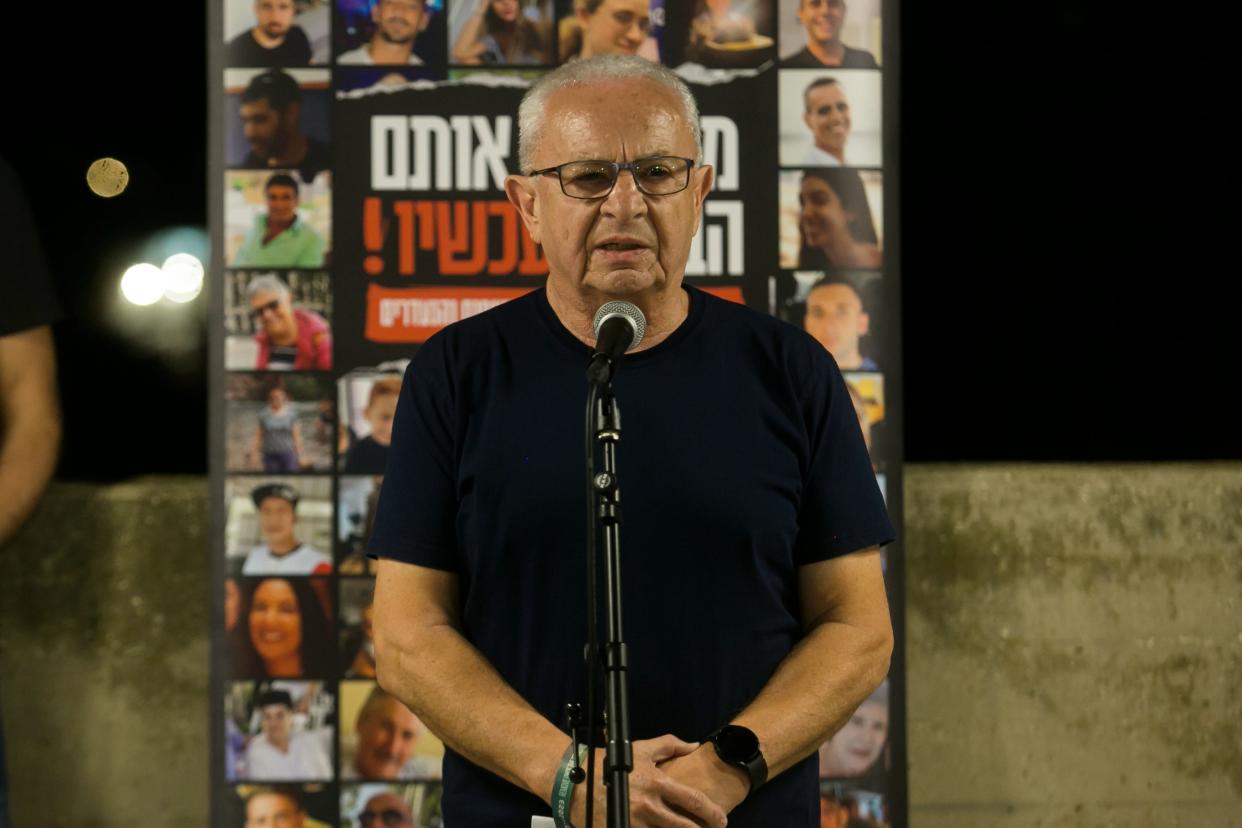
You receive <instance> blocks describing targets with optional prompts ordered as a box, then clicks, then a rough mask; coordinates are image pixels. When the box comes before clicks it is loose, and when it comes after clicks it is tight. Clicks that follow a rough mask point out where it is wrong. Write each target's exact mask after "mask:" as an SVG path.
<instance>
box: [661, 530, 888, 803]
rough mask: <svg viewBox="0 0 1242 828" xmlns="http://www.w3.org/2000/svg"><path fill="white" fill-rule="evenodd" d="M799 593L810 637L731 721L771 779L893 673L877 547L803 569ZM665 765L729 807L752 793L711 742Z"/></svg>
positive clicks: (743, 777) (822, 738)
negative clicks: (752, 744) (745, 732)
mask: <svg viewBox="0 0 1242 828" xmlns="http://www.w3.org/2000/svg"><path fill="white" fill-rule="evenodd" d="M798 594H799V598H800V600H801V605H802V625H803V628H804V629H805V630H806V635H805V637H804V638H803V639H802V640H801V641H800V642H798V645H797V646H796V647H794V649H793V650H792V651H791V652H790V653H789V655H788V656H786V657H785V659H784V660H783V661H782V662H781V663H780V665H779V666H778V667H777V668H776V672H775V673H773V674H772V678H771V679H769V680H768V683H767V685H765V686H764V688H763V690H762V691H761V692H760V693H759V695H758V696H757V697H756V698H755V700H754V701H753V702H752V703H751V704H750V705H749V706H748V707H747V708H746V709H745V710H743V711H742V712H741V713H740V714H738V716H737V717H736V718H735V719H734V720H733V721H732V724H738V725H742V726H744V727H748V728H750V729H751V730H752V731H754V732H755V735H756V736H758V737H759V745H760V749H761V750H762V751H763V756H764V760H765V761H766V762H767V765H768V777H769V778H771V777H774V776H776V775H777V774H779V773H781V772H783V771H785V770H788V769H789V768H790V767H792V766H793V765H795V764H797V763H798V762H799V761H801V760H802V759H803V758H805V757H807V756H809V755H811V754H812V753H814V752H815V751H816V750H817V749H818V748H819V746H820V745H821V744H823V743H824V742H825V741H827V740H828V739H829V738H830V737H831V736H832V734H834V733H836V732H837V731H838V730H840V729H841V727H842V726H843V725H844V724H845V723H846V722H847V721H848V720H849V718H850V716H851V715H852V714H853V712H854V711H855V710H856V709H857V708H858V706H859V705H860V704H862V703H863V701H864V700H865V699H866V698H867V696H868V695H870V694H871V691H872V690H874V689H875V688H876V687H878V686H879V685H880V683H881V682H882V681H883V680H884V677H885V676H886V675H887V674H888V665H889V657H890V656H891V655H892V650H893V630H892V622H891V621H890V620H889V611H888V598H887V596H886V595H885V592H884V576H883V573H882V572H881V569H880V550H879V548H878V547H871V548H869V549H865V550H862V551H860V552H855V553H853V554H851V555H843V556H840V557H837V558H831V559H829V560H826V561H819V562H817V563H812V564H807V565H805V566H803V567H801V568H800V569H799V570H798ZM720 724H726V723H725V722H721V723H720ZM662 767H663V768H664V769H665V770H666V771H668V773H669V775H670V776H672V777H673V778H675V779H679V780H681V781H683V782H685V783H686V784H688V785H690V786H691V787H695V788H698V789H699V790H703V791H706V792H707V793H708V794H709V795H710V796H712V798H713V799H715V801H716V802H717V803H718V804H720V805H721V807H723V808H724V809H725V810H726V811H730V810H732V809H733V808H734V807H736V806H737V805H738V804H739V803H740V802H741V801H742V800H743V799H745V798H746V794H747V792H748V791H749V787H750V783H749V780H748V779H747V776H746V774H745V772H744V771H742V770H741V769H739V768H734V767H731V766H728V765H725V764H724V763H723V762H721V761H720V759H719V758H718V757H717V756H716V750H715V748H714V747H713V746H712V745H711V744H706V743H705V744H703V745H702V746H701V747H700V748H699V749H698V750H696V751H695V752H694V753H692V754H690V755H689V756H685V757H681V758H678V759H674V760H673V761H671V762H668V763H665V764H664V765H663V766H662Z"/></svg>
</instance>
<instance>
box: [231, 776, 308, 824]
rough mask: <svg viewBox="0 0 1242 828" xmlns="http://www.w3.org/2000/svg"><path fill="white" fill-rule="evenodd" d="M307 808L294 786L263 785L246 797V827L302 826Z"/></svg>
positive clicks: (304, 822)
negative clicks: (303, 805) (304, 806)
mask: <svg viewBox="0 0 1242 828" xmlns="http://www.w3.org/2000/svg"><path fill="white" fill-rule="evenodd" d="M304 824H306V809H305V808H303V807H302V803H301V801H300V800H299V799H298V795H297V791H296V790H295V789H293V788H286V787H275V786H271V787H269V786H266V785H264V786H261V787H258V788H255V789H254V790H253V791H251V792H250V796H248V797H246V828H302V826H303V825H304Z"/></svg>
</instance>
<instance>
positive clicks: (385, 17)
mask: <svg viewBox="0 0 1242 828" xmlns="http://www.w3.org/2000/svg"><path fill="white" fill-rule="evenodd" d="M426 11H427V10H426V7H425V6H424V4H423V0H378V2H376V3H375V5H373V6H371V20H372V21H373V22H374V23H375V34H373V35H371V40H370V41H369V42H367V43H364V44H362V45H361V46H359V47H358V48H357V49H350V50H349V51H348V52H342V53H341V54H340V55H339V56H338V57H337V59H336V62H337V63H338V64H341V65H345V66H371V65H391V64H397V65H401V66H422V65H423V62H422V60H421V59H420V58H419V57H418V55H416V54H414V40H415V39H416V38H417V37H418V36H419V34H421V33H422V31H423V30H424V29H426V28H427V24H428V23H429V22H430V21H431V17H430V15H428V14H427V13H426Z"/></svg>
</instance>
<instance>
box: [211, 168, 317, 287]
mask: <svg viewBox="0 0 1242 828" xmlns="http://www.w3.org/2000/svg"><path fill="white" fill-rule="evenodd" d="M263 194H264V196H265V198H266V200H267V213H265V214H261V215H258V216H256V217H255V220H254V226H253V227H251V228H250V232H249V233H247V234H246V240H245V241H244V242H242V246H241V247H240V248H238V250H237V253H236V255H234V256H233V267H323V266H324V241H323V236H321V235H319V233H318V232H317V231H316V230H315V229H314V228H313V227H311V226H310V225H309V224H307V223H306V222H305V221H303V220H302V219H301V218H299V217H298V182H297V180H296V179H295V178H294V177H293V176H291V175H288V174H287V173H276V174H275V175H273V176H272V177H271V178H269V179H268V180H267V183H266V184H264V185H263Z"/></svg>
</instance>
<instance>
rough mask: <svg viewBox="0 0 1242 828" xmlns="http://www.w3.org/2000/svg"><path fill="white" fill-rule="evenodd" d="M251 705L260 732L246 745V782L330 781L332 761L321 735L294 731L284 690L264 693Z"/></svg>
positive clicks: (289, 704)
mask: <svg viewBox="0 0 1242 828" xmlns="http://www.w3.org/2000/svg"><path fill="white" fill-rule="evenodd" d="M255 706H256V707H258V708H259V710H260V712H261V714H262V716H263V725H262V728H263V729H262V731H261V732H260V733H259V735H257V736H255V737H254V738H253V739H251V740H250V743H249V744H247V745H246V774H247V778H248V779H253V780H257V781H265V782H285V781H291V780H327V779H331V778H332V760H331V758H329V755H328V748H327V746H326V745H325V744H324V743H323V739H322V737H323V734H319V733H310V732H307V731H304V730H297V729H295V728H294V722H293V698H292V697H291V696H290V695H289V693H288V691H285V690H268V691H266V692H264V693H263V694H262V695H260V696H259V699H258V701H257V702H256V703H255Z"/></svg>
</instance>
